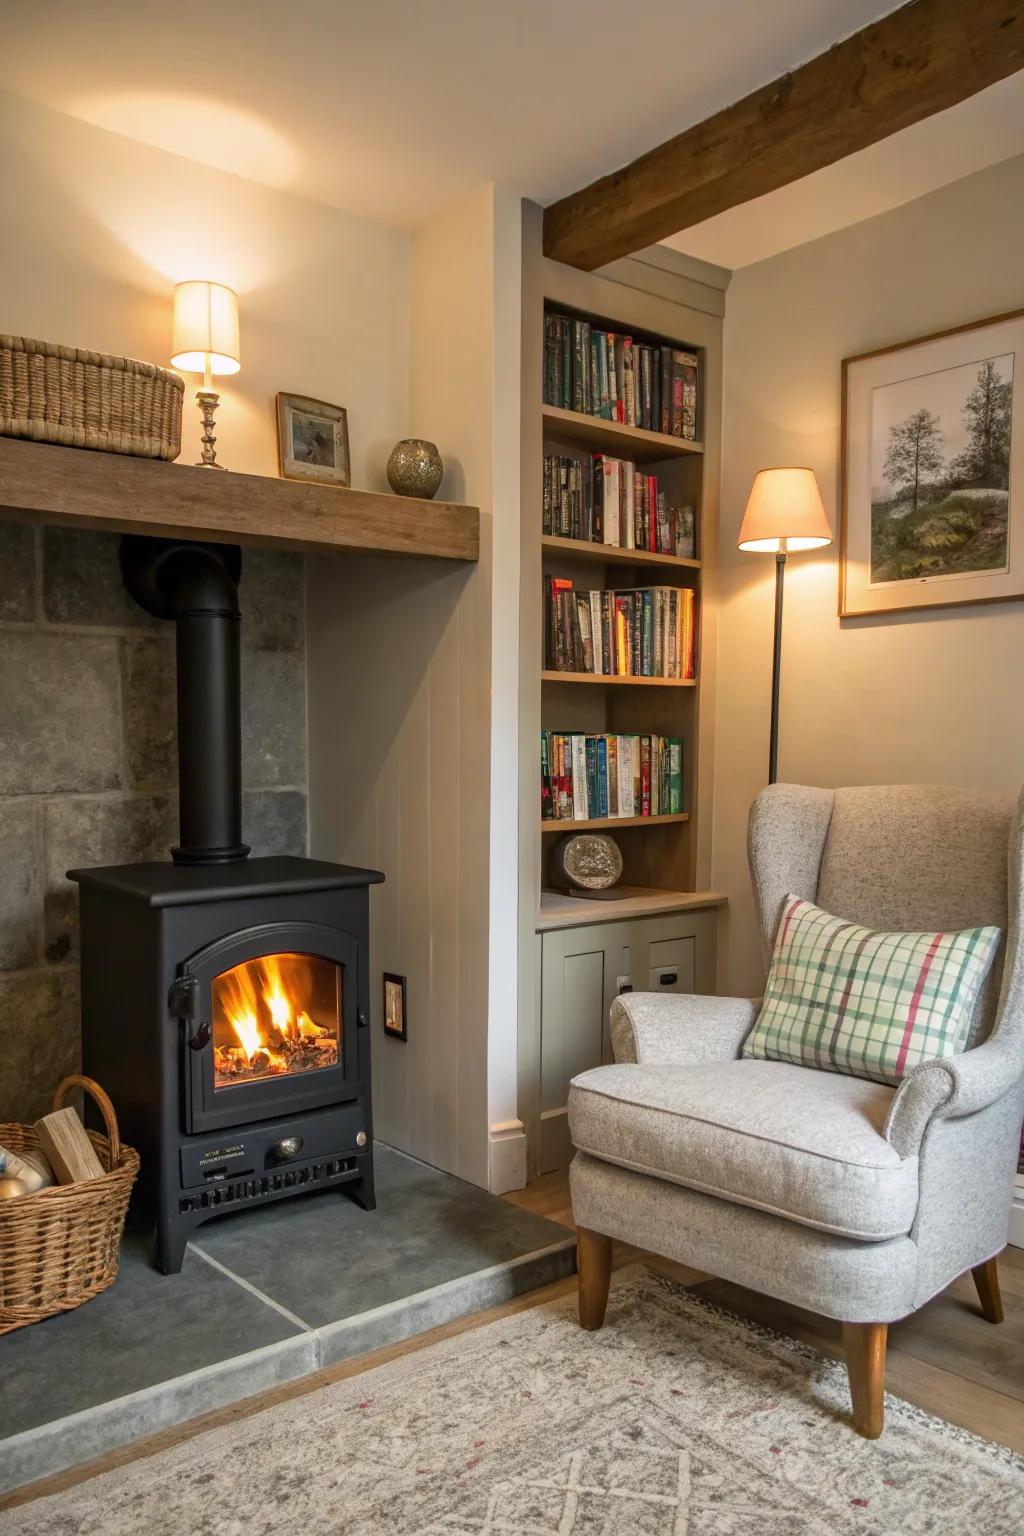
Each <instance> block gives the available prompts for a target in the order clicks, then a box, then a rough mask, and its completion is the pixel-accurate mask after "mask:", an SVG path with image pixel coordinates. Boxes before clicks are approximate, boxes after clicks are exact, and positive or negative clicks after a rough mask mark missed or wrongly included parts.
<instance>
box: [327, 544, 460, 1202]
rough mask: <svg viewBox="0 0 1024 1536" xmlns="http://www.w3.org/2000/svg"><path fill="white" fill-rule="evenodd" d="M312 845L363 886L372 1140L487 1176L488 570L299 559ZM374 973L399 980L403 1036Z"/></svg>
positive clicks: (450, 1168)
mask: <svg viewBox="0 0 1024 1536" xmlns="http://www.w3.org/2000/svg"><path fill="white" fill-rule="evenodd" d="M307 591H308V628H309V746H310V834H311V835H310V851H311V853H313V854H314V856H316V857H318V858H329V859H340V860H341V861H342V862H344V863H351V864H363V865H369V866H371V867H372V868H377V869H381V870H383V871H384V874H385V876H386V879H385V883H384V884H383V885H376V886H374V887H373V888H372V890H371V892H370V915H371V952H370V968H371V970H370V974H371V998H370V1003H371V1008H370V1018H371V1024H372V1028H373V1039H372V1055H373V1112H374V1132H375V1134H376V1135H377V1136H378V1137H379V1138H380V1139H381V1140H382V1141H385V1142H388V1143H389V1144H390V1145H392V1146H396V1147H400V1148H401V1149H402V1150H403V1151H405V1152H409V1153H411V1154H412V1155H413V1156H414V1157H421V1158H423V1160H424V1161H425V1162H428V1163H432V1164H433V1165H434V1166H435V1167H438V1168H444V1169H447V1170H448V1171H449V1172H452V1173H457V1174H459V1175H460V1176H462V1177H463V1178H467V1179H470V1180H472V1181H473V1182H475V1183H478V1184H486V1182H487V1117H486V1103H487V1101H486V1059H487V723H488V714H489V712H488V697H487V690H488V674H487V660H488V656H487V646H486V643H483V644H481V636H483V637H484V640H486V633H487V629H486V613H481V609H480V604H481V601H482V600H485V596H486V594H485V592H484V589H483V584H482V580H481V573H480V571H479V569H477V568H476V567H468V568H467V567H453V566H451V565H449V564H447V563H444V564H442V563H441V562H439V561H437V562H428V561H420V560H399V559H390V560H384V559H381V560H346V559H344V558H338V557H334V556H316V557H311V558H310V560H309V562H308V574H307ZM384 971H391V972H396V973H397V974H399V975H402V976H406V977H407V978H408V1001H407V1007H408V1012H407V1023H408V1034H409V1038H408V1040H407V1041H402V1040H395V1039H392V1038H389V1037H387V1036H386V1035H385V1034H384V1031H383V1027H382V1024H381V1015H382V997H381V992H382V982H381V975H382V972H384Z"/></svg>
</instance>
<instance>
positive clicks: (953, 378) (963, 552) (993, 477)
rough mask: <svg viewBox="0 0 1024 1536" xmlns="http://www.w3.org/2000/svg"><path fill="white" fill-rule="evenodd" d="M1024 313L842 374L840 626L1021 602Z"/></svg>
mask: <svg viewBox="0 0 1024 1536" xmlns="http://www.w3.org/2000/svg"><path fill="white" fill-rule="evenodd" d="M1018 352H1020V353H1021V354H1022V357H1024V310H1017V311H1015V312H1014V313H1013V314H1009V315H997V316H995V317H993V318H992V319H989V320H979V321H976V322H974V323H973V324H971V325H966V326H961V327H960V328H959V329H957V330H951V331H942V332H940V333H938V334H937V335H934V336H923V337H921V338H920V339H918V340H916V341H908V342H904V343H902V344H901V345H899V346H894V347H883V348H880V349H879V350H877V351H875V352H865V353H862V354H861V355H860V356H859V357H848V358H846V359H845V360H844V362H843V368H842V386H843V425H842V457H841V470H840V478H841V483H840V497H841V503H840V505H841V516H840V536H839V617H840V618H842V619H848V618H858V617H863V616H865V615H868V614H884V613H906V612H911V611H912V610H914V609H916V608H939V607H949V606H953V605H958V604H962V603H993V602H1000V601H1006V600H1008V599H1010V598H1015V597H1021V596H1024V462H1022V455H1024V370H1022V371H1021V374H1020V376H1019V377H1018V376H1017V369H1016V366H1015V365H1016V355H1017V353H1018Z"/></svg>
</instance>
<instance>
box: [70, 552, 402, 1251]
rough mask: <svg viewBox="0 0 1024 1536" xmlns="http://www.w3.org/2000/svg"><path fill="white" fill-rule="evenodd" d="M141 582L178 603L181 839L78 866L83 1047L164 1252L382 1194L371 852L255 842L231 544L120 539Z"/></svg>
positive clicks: (131, 576)
mask: <svg viewBox="0 0 1024 1536" xmlns="http://www.w3.org/2000/svg"><path fill="white" fill-rule="evenodd" d="M122 565H123V568H124V572H125V580H126V583H127V584H128V586H129V589H130V590H131V591H132V592H133V595H134V596H136V598H137V599H138V600H139V601H140V602H142V603H143V606H145V607H146V608H147V609H148V610H149V611H150V612H154V613H159V614H160V615H161V616H162V617H169V618H173V619H175V621H176V624H177V634H178V645H177V661H178V753H179V801H180V817H181V843H180V845H179V846H178V847H176V848H174V849H173V850H172V860H171V861H169V862H168V863H165V864H160V863H151V864H128V865H119V866H113V867H109V868H103V869H79V870H71V871H70V872H69V873H70V877H71V878H72V879H73V880H77V881H78V883H79V886H80V888H81V889H80V895H81V901H80V909H81V969H82V1054H83V1064H84V1069H85V1071H86V1073H87V1074H88V1075H89V1076H90V1077H93V1078H95V1079H96V1080H97V1081H98V1082H100V1083H101V1084H102V1085H103V1086H104V1087H105V1088H106V1090H107V1092H108V1093H109V1094H110V1096H111V1098H112V1099H113V1101H114V1105H115V1107H116V1109H117V1114H118V1119H119V1121H120V1125H121V1130H122V1134H123V1135H124V1138H125V1140H126V1141H128V1142H129V1143H130V1144H131V1145H132V1146H134V1147H136V1148H137V1149H138V1151H139V1153H140V1155H141V1159H142V1169H141V1173H140V1179H139V1188H138V1192H137V1197H136V1202H135V1209H136V1211H137V1213H139V1214H141V1215H143V1216H144V1217H145V1218H146V1219H148V1220H150V1221H153V1222H155V1225H156V1233H157V1265H158V1267H159V1268H160V1269H162V1270H163V1272H164V1273H165V1274H171V1273H177V1271H178V1270H180V1269H181V1265H182V1260H183V1257H184V1252H185V1245H186V1243H187V1241H188V1237H189V1234H190V1232H191V1231H192V1230H193V1229H194V1228H195V1227H196V1226H198V1225H199V1224H200V1223H201V1222H203V1221H206V1220H208V1219H209V1217H211V1216H213V1215H217V1214H220V1213H221V1212H223V1211H224V1210H227V1209H235V1208H238V1207H244V1206H253V1205H260V1204H265V1203H266V1202H268V1201H271V1200H280V1199H283V1198H286V1197H288V1196H291V1195H293V1194H298V1193H300V1192H304V1191H307V1190H310V1189H313V1188H321V1187H328V1186H332V1185H339V1186H343V1187H344V1188H345V1190H346V1192H347V1193H348V1194H350V1195H352V1196H353V1197H354V1198H355V1199H356V1200H357V1201H358V1202H359V1204H361V1205H363V1206H365V1207H366V1208H367V1209H370V1208H372V1207H373V1204H374V1193H373V1151H372V1147H373V1126H372V1120H371V1109H370V1032H369V1029H368V1027H367V1025H368V1020H369V974H368V946H369V888H370V886H371V885H372V884H374V883H376V882H377V881H379V880H382V879H383V875H381V874H380V873H379V872H378V871H376V870H369V869H356V868H350V867H348V866H346V865H341V864H330V863H324V862H321V861H319V860H316V859H305V858H283V857H282V858H265V859H250V858H249V857H248V853H249V850H248V848H247V847H246V846H245V844H244V843H242V841H241V744H240V743H241V732H240V718H239V682H238V676H239V666H238V661H239V640H238V626H239V619H240V615H239V611H238V604H237V587H236V583H237V580H238V576H239V570H240V557H239V553H238V551H237V550H234V549H232V548H230V547H224V546H215V545H182V544H175V543H171V542H167V541H161V540H155V539H136V538H130V539H125V540H124V546H123V554H122Z"/></svg>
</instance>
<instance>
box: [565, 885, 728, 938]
mask: <svg viewBox="0 0 1024 1536" xmlns="http://www.w3.org/2000/svg"><path fill="white" fill-rule="evenodd" d="M727 902H728V898H727V897H726V896H723V895H722V894H721V892H719V891H663V890H653V889H649V890H643V891H640V892H637V890H636V888H635V887H634V888H633V890H632V892H631V894H630V895H629V896H624V897H622V898H621V899H620V900H618V901H591V900H588V898H587V897H586V896H567V895H565V894H564V893H563V892H562V891H542V892H541V895H540V911H539V912H538V913H537V932H538V933H550V932H551V930H552V929H554V928H584V927H588V926H589V925H590V924H591V923H621V922H622V921H623V919H624V918H634V917H656V916H657V915H658V914H659V913H660V912H692V911H694V910H695V909H699V908H701V907H724V906H725V905H726V904H727Z"/></svg>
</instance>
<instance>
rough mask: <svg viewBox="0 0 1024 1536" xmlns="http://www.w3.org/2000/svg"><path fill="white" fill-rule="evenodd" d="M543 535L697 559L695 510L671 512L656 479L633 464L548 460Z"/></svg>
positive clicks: (598, 458)
mask: <svg viewBox="0 0 1024 1536" xmlns="http://www.w3.org/2000/svg"><path fill="white" fill-rule="evenodd" d="M543 522H544V532H545V533H550V534H555V535H557V536H558V537H559V538H563V539H582V540H584V541H586V542H587V543H594V544H611V545H614V546H615V547H616V548H617V549H646V550H649V551H650V552H651V553H652V554H656V555H677V556H679V557H680V558H682V559H684V560H693V559H694V558H695V557H696V516H695V513H694V509H693V507H682V508H680V507H670V506H669V504H668V497H667V495H666V494H665V492H664V491H663V490H661V489H659V486H658V480H657V476H655V475H649V474H646V473H644V472H642V471H641V470H639V469H637V466H636V465H635V464H634V463H633V462H632V461H631V460H630V459H613V458H610V457H609V455H608V454H606V453H594V454H590V455H588V457H587V458H584V459H581V458H564V457H562V456H561V455H559V454H554V453H546V454H545V455H544V518H543Z"/></svg>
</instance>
